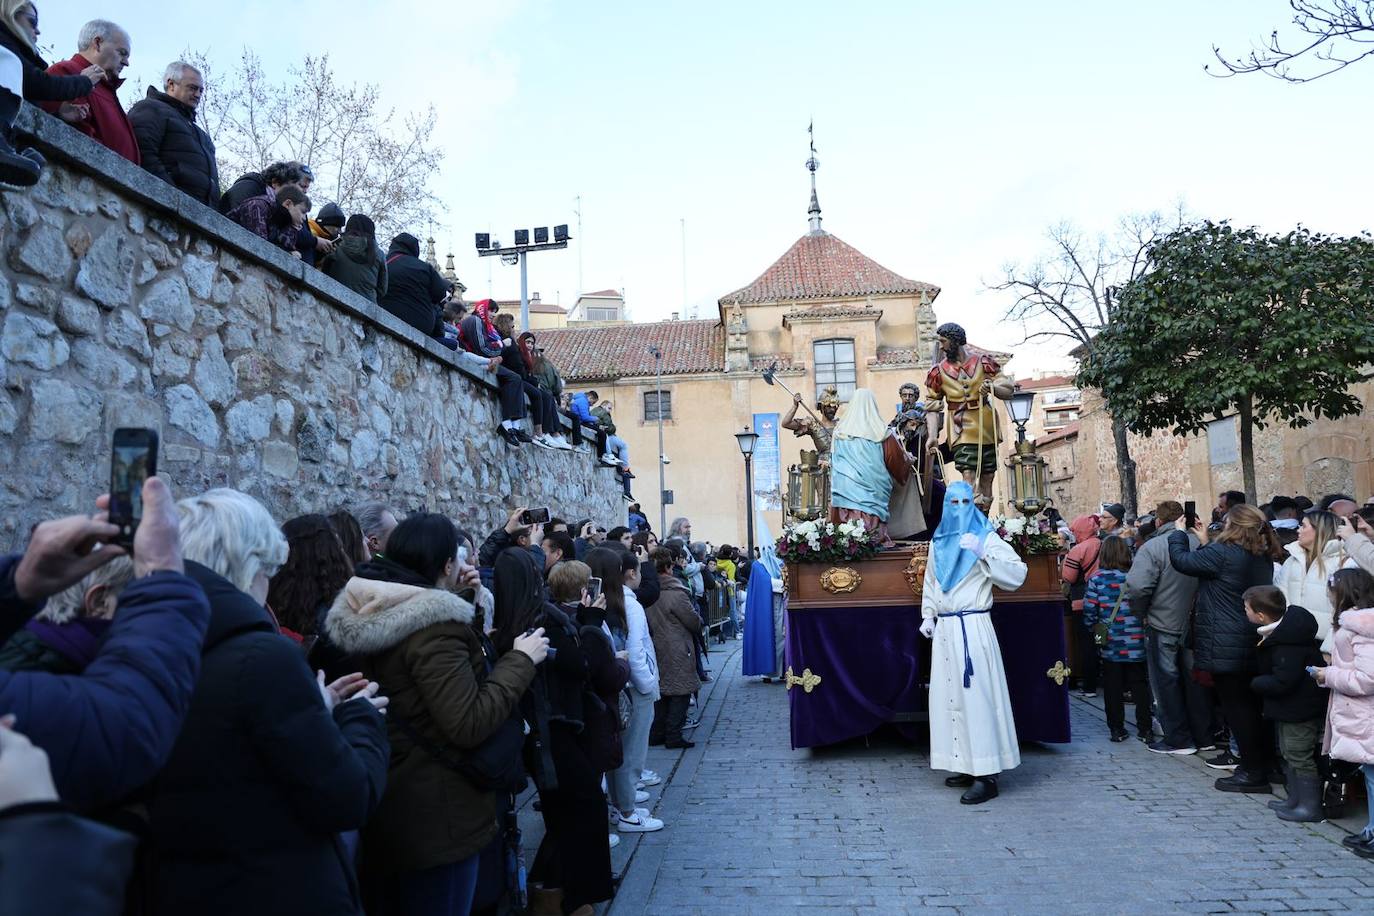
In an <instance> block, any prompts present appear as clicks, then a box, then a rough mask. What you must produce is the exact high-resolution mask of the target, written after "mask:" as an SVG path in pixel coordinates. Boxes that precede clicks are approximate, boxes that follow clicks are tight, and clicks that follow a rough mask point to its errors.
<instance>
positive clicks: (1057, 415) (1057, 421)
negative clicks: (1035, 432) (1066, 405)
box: [1045, 408, 1078, 426]
mask: <svg viewBox="0 0 1374 916" xmlns="http://www.w3.org/2000/svg"><path fill="white" fill-rule="evenodd" d="M1077 419H1078V409H1077V408H1071V409H1068V410H1065V409H1063V408H1061V409H1059V410H1047V411H1045V425H1046V426H1064V425H1065V424H1067V423H1072V422H1074V421H1075V420H1077Z"/></svg>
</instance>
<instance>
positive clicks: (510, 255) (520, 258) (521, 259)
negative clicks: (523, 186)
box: [474, 223, 571, 331]
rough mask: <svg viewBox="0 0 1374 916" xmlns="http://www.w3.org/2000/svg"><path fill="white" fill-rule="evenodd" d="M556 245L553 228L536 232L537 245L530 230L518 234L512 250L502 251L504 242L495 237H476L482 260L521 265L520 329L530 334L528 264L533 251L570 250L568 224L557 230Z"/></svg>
mask: <svg viewBox="0 0 1374 916" xmlns="http://www.w3.org/2000/svg"><path fill="white" fill-rule="evenodd" d="M553 238H554V241H552V242H550V241H549V227H548V226H540V227H538V228H536V229H535V230H534V242H533V244H531V242H530V230H528V229H516V230H515V245H514V246H513V247H510V248H502V247H501V243H500V242H496V241H493V240H492V237H491V233H489V232H478V233H475V239H474V241H475V242H476V245H477V256H478V257H479V258H491V257H499V258H500V259H501V262H502V263H503V264H507V265H511V266H514V265H515V264H517V263H518V264H519V265H520V329H521V330H522V331H528V330H529V329H530V281H529V272H528V271H527V270H526V265H525V262H526V260H527V259H528V257H529V253H530V252H531V251H553V250H554V249H557V248H567V247H568V239H569V238H571V236H569V235H568V226H567V224H566V223H564V224H561V225H558V226H554V227H553Z"/></svg>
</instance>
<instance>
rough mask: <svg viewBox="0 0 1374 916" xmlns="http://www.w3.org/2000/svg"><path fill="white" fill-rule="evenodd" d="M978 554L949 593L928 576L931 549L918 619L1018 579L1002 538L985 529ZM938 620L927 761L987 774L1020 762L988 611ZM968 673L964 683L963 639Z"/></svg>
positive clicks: (973, 605) (1018, 569)
mask: <svg viewBox="0 0 1374 916" xmlns="http://www.w3.org/2000/svg"><path fill="white" fill-rule="evenodd" d="M983 543H984V553H983V558H982V559H981V560H979V561H978V562H977V563H975V564H974V565H973V568H972V569H970V570H969V571H968V573H967V575H965V576H964V578H963V581H961V582H959V584H958V585H956V586H955V587H954V589H953V591H951V592H950V593H949V594H946V593H945V590H944V589H942V588H941V587H940V582H939V580H938V579H937V578H936V577H935V556H934V551H935V550H938V549H939V548H938V547H937V546H935V545H932V547H931V551H932V553H931V557H930V562H929V564H928V565H927V566H926V577H925V587H924V592H923V594H922V597H921V616H922V617H934V616H936V615H937V614H940V613H946V612H952V611H976V610H987V609H989V608H991V607H992V587H993V585H994V584H995V585H997V586H998V587H999V588H1002V589H1006V590H1008V591H1011V590H1015V589H1018V588H1020V587H1021V583H1023V582H1025V581H1026V564H1025V563H1023V562H1022V561H1021V558H1020V557H1018V556H1017V555H1016V551H1015V550H1013V549H1012V548H1011V545H1009V544H1008V543H1007V542H1006V541H1003V540H1002V539H1001V538H1000V537H998V536H997V533H996V532H995V531H994V532H989V533H988V535H987V537H986V538H985V540H984V542H983ZM962 619H963V623H964V626H963V627H960V626H959V621H960V618H958V617H941V618H939V620H938V622H937V623H936V625H935V637H934V640H933V645H932V647H931V653H930V765H931V766H932V767H933V768H935V769H937V770H950V771H952V772H955V773H967V774H969V775H971V776H992V775H995V774H997V773H1000V772H1002V771H1003V770H1010V769H1012V768H1013V767H1016V766H1018V765H1019V764H1020V763H1021V751H1020V749H1019V748H1018V747H1017V744H1016V723H1015V722H1014V721H1013V719H1012V715H1011V698H1010V696H1009V695H1008V694H1007V675H1006V671H1005V670H1004V669H1003V667H1002V652H1001V649H1000V648H999V647H998V644H997V633H996V632H995V631H994V630H993V628H992V616H991V615H990V614H986V613H985V614H969V615H967V616H965V617H964V618H962ZM965 634H967V638H968V658H969V659H970V660H971V661H972V662H973V676H972V677H971V678H970V679H969V686H968V687H965V686H964V666H965V655H964V638H965Z"/></svg>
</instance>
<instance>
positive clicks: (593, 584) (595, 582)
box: [587, 576, 601, 601]
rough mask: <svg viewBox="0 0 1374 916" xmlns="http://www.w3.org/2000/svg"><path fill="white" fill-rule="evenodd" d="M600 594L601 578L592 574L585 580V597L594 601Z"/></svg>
mask: <svg viewBox="0 0 1374 916" xmlns="http://www.w3.org/2000/svg"><path fill="white" fill-rule="evenodd" d="M600 595H601V580H600V579H598V578H597V577H596V576H592V577H591V578H590V579H588V580H587V598H588V599H589V600H591V601H595V600H596V599H597V598H598V597H599V596H600Z"/></svg>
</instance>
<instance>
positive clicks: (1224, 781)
mask: <svg viewBox="0 0 1374 916" xmlns="http://www.w3.org/2000/svg"><path fill="white" fill-rule="evenodd" d="M1213 785H1215V786H1216V788H1218V789H1220V790H1221V791H1222V792H1244V793H1246V794H1248V795H1268V794H1270V793H1271V792H1273V791H1274V790H1273V788H1272V787H1271V786H1270V785H1269V780H1268V779H1267V778H1266V777H1265V775H1264V774H1263V773H1259V774H1255V773H1251V772H1250V771H1248V770H1246V769H1245V767H1243V766H1238V767H1236V771H1235V772H1234V773H1232V774H1231V775H1230V776H1226V777H1223V778H1221V779H1218V780H1217V781H1216V782H1215V783H1214V784H1213Z"/></svg>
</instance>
